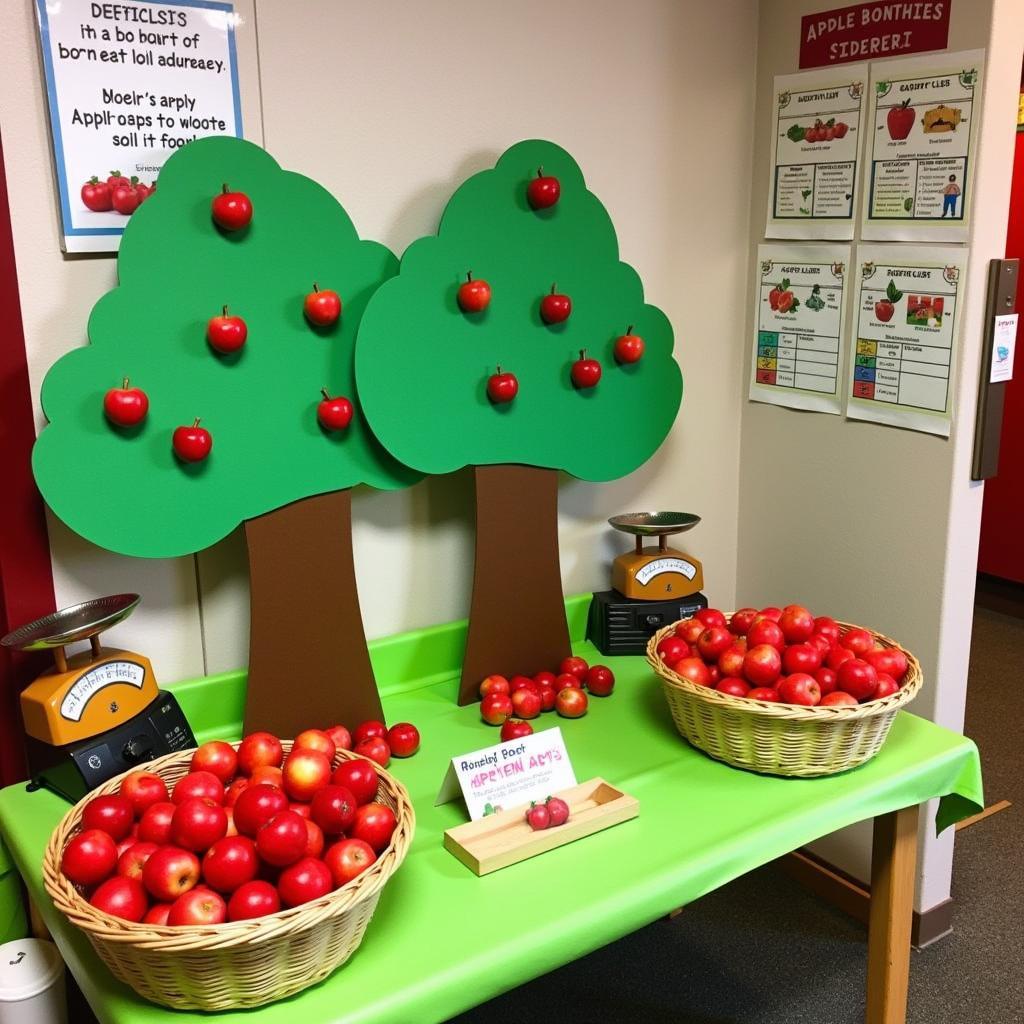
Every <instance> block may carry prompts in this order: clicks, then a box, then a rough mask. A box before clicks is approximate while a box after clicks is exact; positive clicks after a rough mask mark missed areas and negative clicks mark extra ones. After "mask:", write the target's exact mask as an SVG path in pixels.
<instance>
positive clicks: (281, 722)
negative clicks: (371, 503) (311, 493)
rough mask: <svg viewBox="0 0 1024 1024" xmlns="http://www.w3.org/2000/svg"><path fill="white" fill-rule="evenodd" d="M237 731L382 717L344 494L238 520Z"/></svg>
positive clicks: (289, 731) (282, 732)
mask: <svg viewBox="0 0 1024 1024" xmlns="http://www.w3.org/2000/svg"><path fill="white" fill-rule="evenodd" d="M245 539H246V543H247V544H248V547H249V586H250V591H251V594H250V605H251V611H250V616H249V622H250V636H249V684H248V691H247V693H246V701H245V731H246V732H247V733H248V732H251V731H253V730H254V729H266V730H268V731H269V732H272V733H275V734H276V735H278V736H283V737H291V736H294V735H295V734H296V733H298V732H300V731H301V730H303V729H311V728H315V729H326V728H327V727H328V726H331V725H336V724H338V723H340V724H342V725H347V726H348V727H349V728H350V729H352V728H355V726H357V725H358V724H359V723H360V722H364V721H366V720H367V719H369V718H376V719H382V718H383V715H382V713H381V706H380V695H379V694H378V692H377V683H376V681H375V679H374V677H373V668H372V667H371V665H370V654H369V651H368V650H367V648H366V636H365V634H364V633H363V618H362V615H361V614H360V611H359V594H358V591H357V590H356V575H355V565H354V562H353V559H352V494H351V491H349V490H342V491H333V492H331V493H330V494H320V495H317V496H315V497H312V498H304V499H303V500H301V501H296V502H293V503H292V504H290V505H285V506H284V507H283V508H279V509H275V510H274V511H273V512H267V513H266V514H265V515H262V516H257V517H256V518H255V519H249V520H247V521H246V523H245Z"/></svg>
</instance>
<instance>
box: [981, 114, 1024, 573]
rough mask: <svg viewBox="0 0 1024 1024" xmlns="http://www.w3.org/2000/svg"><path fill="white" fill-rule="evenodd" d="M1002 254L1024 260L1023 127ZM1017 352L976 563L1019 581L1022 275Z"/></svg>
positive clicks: (1023, 516)
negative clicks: (1004, 250)
mask: <svg viewBox="0 0 1024 1024" xmlns="http://www.w3.org/2000/svg"><path fill="white" fill-rule="evenodd" d="M1006 255H1007V256H1010V257H1016V258H1018V259H1020V260H1021V261H1022V265H1024V132H1018V133H1017V149H1016V152H1015V155H1014V162H1013V186H1012V190H1011V193H1010V219H1009V224H1008V226H1007V233H1006ZM1017 311H1018V312H1019V313H1020V314H1021V321H1020V322H1019V323H1018V326H1017V355H1016V359H1015V361H1014V376H1013V380H1011V381H1010V382H1009V383H1008V384H1007V385H1006V404H1005V406H1004V409H1003V431H1002V435H1001V439H1000V448H999V475H998V476H996V477H994V478H993V479H991V480H989V481H987V482H986V484H985V504H984V508H983V510H982V515H981V545H980V548H979V552H978V569H979V570H980V571H981V572H985V573H990V574H991V575H993V576H1000V577H1002V578H1003V579H1007V580H1013V581H1015V582H1017V583H1024V279H1022V280H1018V282H1017Z"/></svg>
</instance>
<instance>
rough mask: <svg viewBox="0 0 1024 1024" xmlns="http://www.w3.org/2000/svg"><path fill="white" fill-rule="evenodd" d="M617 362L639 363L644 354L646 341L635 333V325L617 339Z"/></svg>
mask: <svg viewBox="0 0 1024 1024" xmlns="http://www.w3.org/2000/svg"><path fill="white" fill-rule="evenodd" d="M614 351H615V360H616V362H619V363H637V362H639V361H640V358H641V357H642V356H643V354H644V339H643V338H641V337H640V335H639V334H634V333H633V325H632V324H630V325H629V326H628V327H627V328H626V333H625V334H620V335H619V336H618V337H617V338H616V339H615V349H614Z"/></svg>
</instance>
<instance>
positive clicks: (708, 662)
mask: <svg viewBox="0 0 1024 1024" xmlns="http://www.w3.org/2000/svg"><path fill="white" fill-rule="evenodd" d="M655 651H656V652H657V654H658V656H659V657H660V658H661V660H662V662H663V663H664V664H665V665H666V666H667V667H668V668H670V669H671V670H672V671H673V672H675V673H676V675H678V676H680V677H682V678H683V679H686V680H687V681H688V682H690V683H692V684H694V685H695V686H703V687H707V688H710V689H715V690H717V691H718V692H719V693H723V694H727V695H728V696H731V697H743V698H746V699H747V700H756V701H763V702H766V703H783V704H793V705H796V706H798V707H819V706H820V707H840V708H842V707H856V706H857V705H858V704H865V703H867V702H869V701H873V700H881V699H883V698H885V697H890V696H892V695H893V694H894V693H898V692H899V690H900V688H901V687H902V685H903V682H904V679H905V677H906V675H907V672H908V670H909V662H908V660H907V656H906V654H905V653H904V652H903V651H902V650H900V649H899V648H895V647H885V646H883V645H881V644H879V643H878V642H877V641H876V640H875V635H874V634H873V633H872V632H871V631H870V630H868V629H862V628H860V627H857V626H855V627H852V628H850V629H847V630H846V631H845V632H844V631H843V630H842V629H841V627H840V626H839V623H838V622H837V621H836V620H835V619H834V618H832V617H831V616H828V615H819V616H814V615H813V614H812V613H811V612H810V611H809V610H808V609H807V608H805V607H804V606H803V605H795V604H791V605H786V606H785V607H783V608H778V607H775V606H769V607H766V608H761V609H760V610H759V609H756V608H740V609H739V610H738V611H735V612H733V613H732V615H731V617H729V618H728V620H727V619H726V616H725V614H724V613H723V612H721V611H719V610H718V609H717V608H703V609H701V610H700V611H698V612H696V613H695V615H694V616H693V618H692V619H684V620H683V621H682V622H677V623H676V624H675V627H674V628H673V630H672V631H671V632H670V633H668V634H666V635H665V636H664V637H662V639H661V640H660V641H659V642H658V644H657V646H656V647H655ZM592 692H593V691H592Z"/></svg>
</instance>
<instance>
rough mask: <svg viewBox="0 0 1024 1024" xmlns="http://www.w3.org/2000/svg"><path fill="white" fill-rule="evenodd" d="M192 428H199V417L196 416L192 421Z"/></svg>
mask: <svg viewBox="0 0 1024 1024" xmlns="http://www.w3.org/2000/svg"><path fill="white" fill-rule="evenodd" d="M192 426H193V427H198V426H199V417H198V416H197V417H196V418H195V419H194V420H193V421H192Z"/></svg>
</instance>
